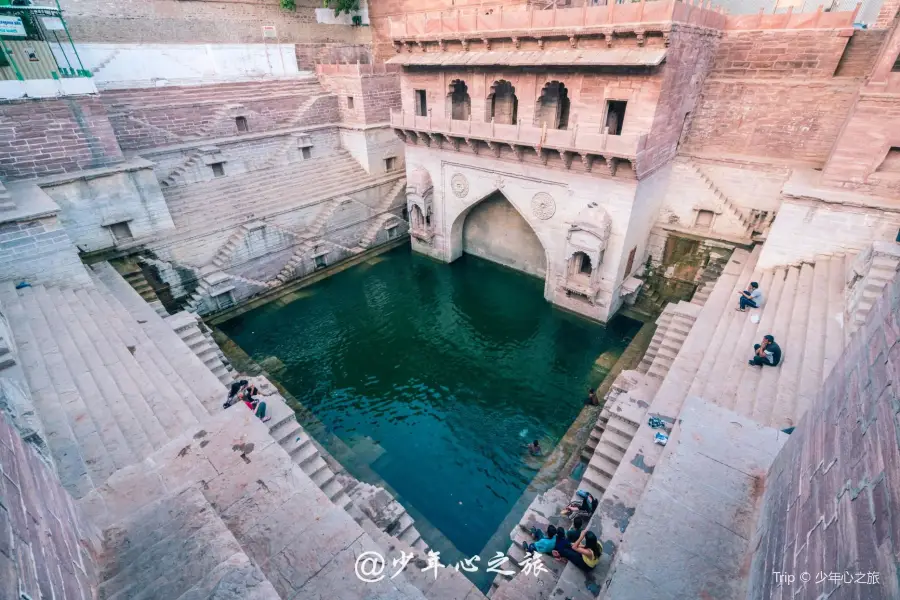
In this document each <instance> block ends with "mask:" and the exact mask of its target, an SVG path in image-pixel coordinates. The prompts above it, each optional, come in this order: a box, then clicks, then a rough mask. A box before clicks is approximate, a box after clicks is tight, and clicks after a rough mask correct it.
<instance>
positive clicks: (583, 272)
mask: <svg viewBox="0 0 900 600" xmlns="http://www.w3.org/2000/svg"><path fill="white" fill-rule="evenodd" d="M593 272H594V265H592V264H591V257H590V256H588V255H587V254H585V253H584V252H576V253H575V254H573V255H572V258H570V259H569V274H570V275H580V276H582V277H590V276H591V273H593Z"/></svg>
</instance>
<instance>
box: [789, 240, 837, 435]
mask: <svg viewBox="0 0 900 600" xmlns="http://www.w3.org/2000/svg"><path fill="white" fill-rule="evenodd" d="M831 260H832V259H831V258H830V257H818V258H817V259H816V264H815V267H814V270H813V285H812V292H811V294H812V297H811V298H810V302H809V317H808V320H807V325H806V339H805V346H804V350H803V366H802V367H801V370H800V381H799V385H798V388H797V402H796V407H797V408H796V413H795V414H796V416H797V417H799V416H800V415H803V414H804V413H806V409H807V408H808V407H809V405H810V403H812V400H813V398H815V395H816V393H817V392H818V391H819V387H820V386H821V385H822V370H823V368H824V364H825V332H826V329H827V324H826V321H827V318H828V275H829V272H830V265H829V263H830V261H831ZM797 420H799V419H797Z"/></svg>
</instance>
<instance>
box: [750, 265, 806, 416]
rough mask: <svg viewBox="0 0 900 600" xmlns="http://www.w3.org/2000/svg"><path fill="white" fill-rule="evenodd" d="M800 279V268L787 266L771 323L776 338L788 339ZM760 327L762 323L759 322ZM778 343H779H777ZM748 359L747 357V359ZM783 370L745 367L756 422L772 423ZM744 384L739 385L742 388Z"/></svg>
mask: <svg viewBox="0 0 900 600" xmlns="http://www.w3.org/2000/svg"><path fill="white" fill-rule="evenodd" d="M799 279H800V269H799V268H798V267H789V268H788V269H787V274H786V277H785V279H784V286H783V288H782V291H781V298H780V300H779V301H778V310H777V312H776V313H775V315H774V319H773V321H772V325H771V328H770V329H771V332H772V335H774V336H775V339H776V340H779V339H784V340H785V342H787V341H788V331H789V329H790V321H791V316H792V315H793V312H794V302H796V301H797V284H798V282H799ZM760 326H761V328H762V326H763V323H762V322H760ZM779 345H781V344H780V343H779ZM748 360H749V359H748ZM783 371H784V369H783V368H779V369H750V368H748V369H747V371H746V372H747V374H748V375H745V377H749V378H750V381H749V382H748V383H747V384H746V387H749V386H750V385H753V383H755V384H756V398H755V400H754V403H753V414H752V415H751V418H753V420H754V421H756V422H757V423H769V424H772V410H773V408H774V406H775V398H776V395H777V392H778V390H777V387H776V386H777V385H778V380H779V378H780V376H781V374H782V372H783ZM744 388H745V385H742V386H741V389H744Z"/></svg>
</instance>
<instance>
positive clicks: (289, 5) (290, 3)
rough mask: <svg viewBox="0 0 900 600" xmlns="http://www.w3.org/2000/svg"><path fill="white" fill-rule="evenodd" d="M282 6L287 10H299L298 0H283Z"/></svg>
mask: <svg viewBox="0 0 900 600" xmlns="http://www.w3.org/2000/svg"><path fill="white" fill-rule="evenodd" d="M281 8H283V9H285V10H297V0H281Z"/></svg>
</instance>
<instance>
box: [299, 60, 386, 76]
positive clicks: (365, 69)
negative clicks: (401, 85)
mask: <svg viewBox="0 0 900 600" xmlns="http://www.w3.org/2000/svg"><path fill="white" fill-rule="evenodd" d="M401 70H402V69H401V68H400V65H388V64H384V63H381V64H377V65H366V64H360V63H358V62H357V63H343V64H326V63H320V64H317V65H316V75H325V76H328V75H331V76H341V75H351V76H363V75H387V74H388V73H399V72H400V71H401Z"/></svg>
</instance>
